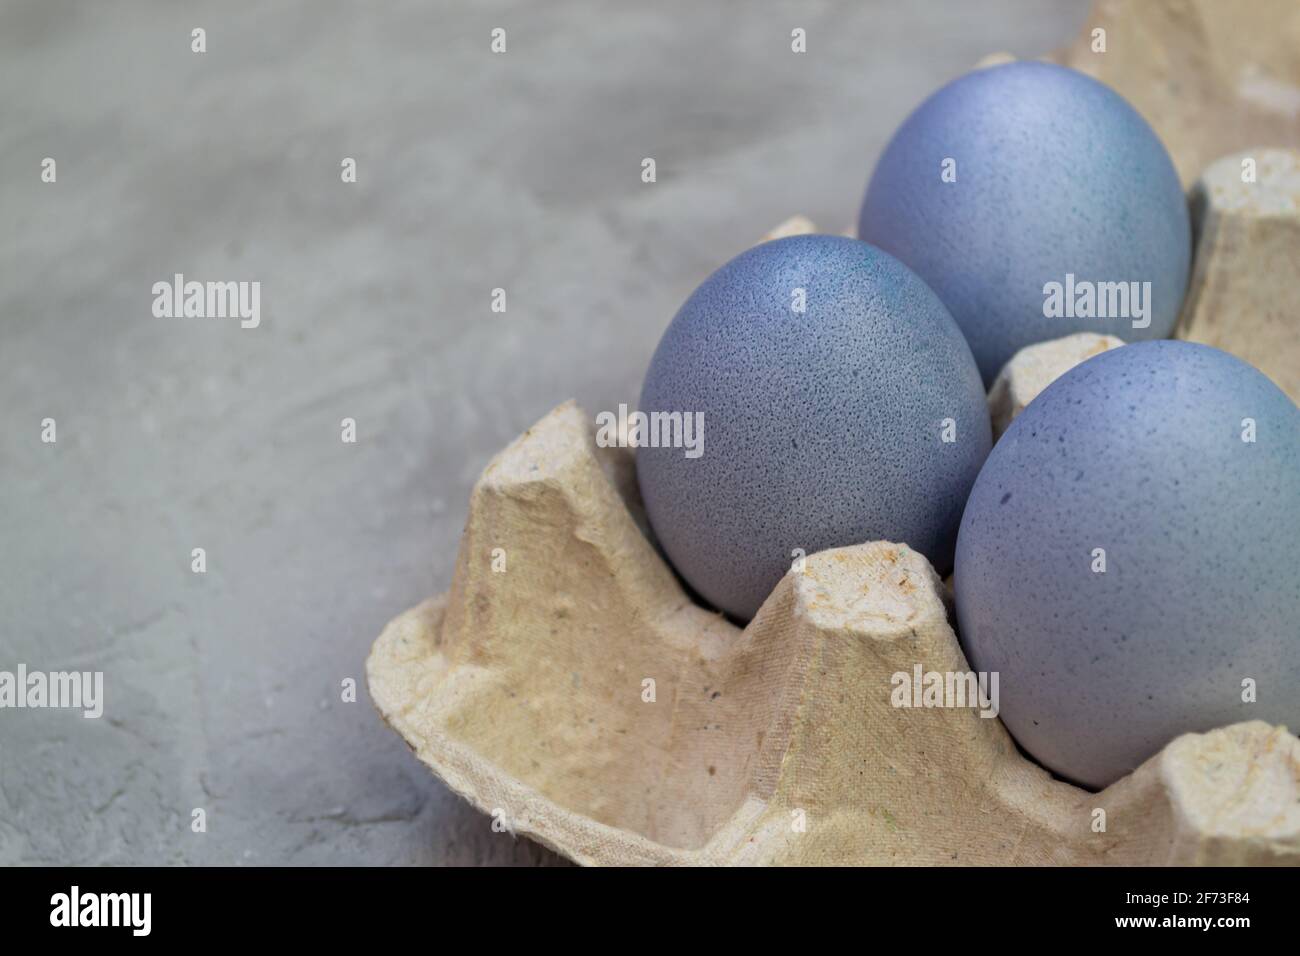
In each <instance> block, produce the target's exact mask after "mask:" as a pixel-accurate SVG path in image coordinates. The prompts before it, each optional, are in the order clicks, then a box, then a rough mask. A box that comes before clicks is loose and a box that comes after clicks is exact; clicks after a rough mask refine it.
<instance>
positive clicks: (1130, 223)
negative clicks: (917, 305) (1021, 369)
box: [858, 62, 1191, 384]
mask: <svg viewBox="0 0 1300 956" xmlns="http://www.w3.org/2000/svg"><path fill="white" fill-rule="evenodd" d="M948 159H951V160H954V161H955V164H956V165H955V172H956V180H955V181H954V182H944V181H943V179H942V175H941V174H942V172H943V164H944V161H945V160H948ZM858 235H859V237H860V238H861V239H864V240H866V241H867V242H870V243H872V244H874V245H876V246H879V247H880V248H881V249H884V250H885V251H886V252H889V253H890V254H892V255H894V256H895V257H897V258H898V259H900V260H902V261H903V262H904V263H905V264H907V265H908V266H909V267H910V268H911V269H912V270H913V271H915V272H916V273H917V274H918V275H920V276H921V278H922V279H924V280H925V281H926V283H927V284H929V286H930V288H932V289H934V291H935V292H936V293H937V294H938V296H939V298H940V299H942V300H943V302H944V304H945V305H946V306H947V307H948V310H949V311H950V312H951V313H952V315H953V318H954V319H956V320H957V325H958V326H960V327H961V330H962V332H963V333H964V334H965V335H966V339H967V341H968V342H969V343H970V346H971V351H972V352H973V353H974V355H975V360H976V362H977V363H978V364H979V367H980V372H981V374H983V376H984V380H985V383H986V384H987V383H990V382H992V380H993V378H994V377H995V376H996V375H997V373H998V371H999V370H1000V369H1001V368H1002V366H1003V365H1004V364H1005V363H1006V361H1007V360H1008V359H1010V358H1011V356H1012V355H1013V354H1015V352H1016V351H1017V350H1018V349H1020V348H1022V347H1024V346H1026V345H1030V344H1033V343H1035V342H1042V341H1045V340H1048V339H1054V338H1060V337H1061V336H1063V335H1068V334H1070V333H1072V332H1082V331H1091V332H1100V333H1109V334H1113V335H1118V336H1119V337H1120V338H1122V339H1124V340H1125V341H1127V342H1133V341H1142V340H1147V339H1157V338H1166V337H1168V336H1169V334H1170V333H1171V331H1172V330H1173V326H1174V321H1175V319H1176V318H1177V317H1178V310H1179V306H1180V305H1181V303H1182V300H1183V294H1184V292H1185V289H1186V285H1187V276H1188V269H1189V265H1190V259H1191V229H1190V225H1189V219H1188V212H1187V204H1186V201H1185V198H1184V195H1183V189H1182V186H1181V184H1180V183H1179V180H1178V175H1177V173H1176V172H1175V170H1174V166H1173V163H1172V162H1171V161H1170V159H1169V155H1168V153H1166V152H1165V149H1164V146H1163V145H1162V144H1161V143H1160V140H1159V139H1158V138H1157V137H1156V134H1155V133H1154V132H1153V131H1152V129H1151V127H1150V126H1148V125H1147V123H1146V121H1145V120H1143V119H1142V117H1141V116H1139V115H1138V113H1137V112H1136V111H1135V110H1134V109H1133V108H1132V107H1131V106H1129V104H1128V103H1127V102H1126V101H1125V100H1124V99H1123V97H1121V96H1120V95H1119V94H1118V93H1116V92H1114V91H1113V90H1111V89H1110V88H1109V87H1107V86H1104V85H1102V84H1101V83H1098V82H1097V81H1096V80H1093V79H1091V78H1089V77H1087V76H1084V75H1083V74H1082V73H1079V72H1076V71H1074V70H1070V69H1067V68H1065V67H1060V66H1054V65H1051V64H1047V63H1036V62H1022V63H1010V64H1006V65H1004V66H997V67H991V68H989V69H984V70H977V71H975V72H974V73H970V74H967V75H966V76H963V77H961V78H959V79H957V80H955V81H953V82H952V83H950V84H948V85H947V86H945V87H943V88H942V89H941V90H939V91H938V92H937V93H935V94H934V95H933V96H931V97H930V98H929V99H927V100H926V101H925V102H924V103H922V104H921V106H920V107H918V108H917V110H916V111H915V112H914V113H912V115H911V116H909V117H908V118H907V120H906V121H905V122H904V123H903V125H902V126H901V127H900V128H899V130H898V131H897V132H896V133H895V134H894V137H893V139H892V140H891V141H890V143H889V145H888V146H887V147H886V148H885V151H884V153H883V154H882V155H881V157H880V160H879V162H878V164H877V166H876V169H875V173H874V174H873V176H872V177H871V182H870V185H869V186H868V187H867V193H866V197H865V199H864V200H863V204H862V210H861V214H860V216H859V222H858ZM1067 274H1073V275H1074V276H1075V280H1076V282H1079V281H1087V282H1091V283H1099V282H1129V281H1137V282H1150V283H1151V287H1150V303H1151V308H1150V315H1149V322H1150V324H1149V326H1147V327H1146V328H1134V327H1133V324H1132V322H1133V319H1132V318H1131V317H1121V318H1105V319H1103V318H1096V317H1094V318H1080V317H1064V316H1060V317H1051V318H1049V317H1047V316H1045V315H1044V300H1045V299H1046V298H1047V296H1046V295H1045V294H1044V291H1043V290H1044V286H1045V285H1047V283H1049V282H1058V283H1061V284H1062V285H1063V284H1064V283H1065V282H1066V275H1067ZM1140 288H1141V287H1140V286H1139V289H1140ZM1130 310H1132V309H1131V306H1130ZM1139 321H1143V320H1139Z"/></svg>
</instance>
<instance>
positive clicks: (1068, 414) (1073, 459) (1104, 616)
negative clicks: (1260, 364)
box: [954, 341, 1300, 788]
mask: <svg viewBox="0 0 1300 956" xmlns="http://www.w3.org/2000/svg"><path fill="white" fill-rule="evenodd" d="M1244 419H1252V420H1253V421H1254V423H1255V437H1256V441H1255V442H1253V443H1251V442H1246V441H1243V440H1242V435H1243V433H1244V432H1245V430H1246V429H1247V428H1248V426H1247V425H1244V424H1243V420H1244ZM1245 433H1247V434H1248V432H1245ZM1297 542H1300V410H1297V408H1296V406H1295V405H1294V404H1292V402H1291V401H1290V399H1288V398H1287V396H1286V395H1285V394H1284V393H1283V392H1282V391H1281V390H1280V389H1278V388H1277V387H1276V386H1275V385H1274V384H1273V383H1272V382H1271V381H1269V380H1268V378H1266V377H1265V376H1264V375H1263V374H1262V373H1260V372H1258V371H1257V370H1255V369H1254V368H1252V367H1251V366H1250V365H1247V364H1246V363H1244V362H1242V361H1240V360H1238V359H1236V358H1234V357H1232V356H1230V355H1228V354H1227V353H1226V352H1221V351H1219V350H1217V349H1213V348H1210V347H1208V346H1203V345H1195V344H1192V343H1188V342H1170V341H1165V342H1147V343H1140V344H1135V345H1126V346H1122V347H1120V348H1117V349H1114V350H1112V351H1109V352H1104V353H1102V354H1100V355H1098V356H1096V357H1094V358H1091V359H1089V360H1088V361H1086V362H1084V363H1083V364H1081V365H1078V366H1076V367H1075V368H1073V369H1071V370H1070V371H1069V372H1067V373H1065V374H1064V375H1063V376H1062V377H1061V378H1059V379H1057V380H1056V381H1055V382H1053V383H1052V384H1051V385H1050V386H1048V388H1047V389H1046V390H1045V391H1043V393H1042V394H1041V395H1039V396H1038V397H1037V398H1036V399H1034V401H1033V402H1031V403H1030V405H1029V407H1028V408H1027V409H1026V410H1025V411H1024V412H1023V413H1022V414H1021V415H1020V416H1019V417H1018V418H1017V419H1016V420H1015V421H1014V422H1012V424H1011V426H1010V428H1009V429H1008V430H1007V432H1006V434H1005V435H1003V437H1002V438H1001V439H1000V440H999V441H998V443H997V445H996V446H995V447H994V449H993V452H992V453H991V454H990V456H989V458H988V461H987V463H986V464H985V466H984V468H983V470H982V471H981V472H980V475H979V479H978V480H977V481H976V483H975V487H974V489H973V491H972V492H971V495H970V500H969V501H968V503H967V506H966V513H965V515H964V516H963V518H962V524H961V533H960V536H959V538H958V542H957V555H956V571H955V575H954V577H955V589H956V599H957V610H958V621H959V627H960V633H961V641H962V644H963V646H964V647H965V649H966V653H967V655H968V657H969V658H970V661H971V665H972V667H974V668H975V669H976V670H979V671H997V672H998V673H999V674H1000V685H1001V686H1000V693H1001V715H1000V716H1001V717H1002V720H1003V721H1004V722H1005V724H1006V726H1007V728H1008V729H1009V730H1010V731H1011V733H1012V734H1013V735H1014V736H1015V738H1016V740H1017V741H1018V742H1019V743H1020V744H1021V746H1022V747H1024V748H1025V749H1026V750H1027V751H1028V752H1029V753H1030V754H1032V755H1033V756H1034V757H1036V758H1037V759H1038V760H1039V761H1040V762H1041V763H1043V764H1044V765H1045V766H1047V767H1049V768H1050V769H1052V770H1055V771H1056V772H1058V773H1059V774H1061V775H1062V776H1064V777H1066V778H1068V779H1071V780H1074V781H1076V782H1079V783H1082V784H1084V785H1086V786H1090V787H1095V788H1101V787H1104V786H1106V785H1108V784H1110V783H1112V782H1113V781H1115V780H1117V779H1118V778H1119V777H1121V776H1123V775H1124V774H1127V773H1129V772H1131V771H1132V770H1134V769H1135V768H1136V767H1137V766H1138V765H1139V764H1140V763H1141V762H1142V761H1143V760H1145V759H1147V758H1148V757H1150V756H1152V755H1153V754H1155V753H1156V752H1157V751H1159V750H1160V748H1161V747H1163V746H1164V745H1165V744H1167V743H1168V742H1169V741H1170V740H1172V739H1173V738H1174V737H1176V736H1178V735H1180V734H1183V733H1187V732H1194V731H1195V732H1199V731H1206V730H1210V729H1212V728H1215V727H1220V726H1223V725H1226V724H1231V723H1235V722H1238V721H1244V720H1265V721H1269V722H1271V723H1279V724H1285V725H1286V726H1288V727H1290V728H1291V729H1292V730H1293V731H1294V730H1295V729H1296V728H1300V570H1297V569H1298V568H1300V564H1297V561H1296V548H1297ZM1098 548H1101V549H1104V551H1105V572H1104V573H1099V572H1097V571H1095V570H1094V567H1099V565H1096V560H1097V558H1096V556H1095V554H1094V549H1098ZM1245 678H1251V679H1253V680H1254V681H1256V682H1257V686H1258V702H1256V703H1253V704H1252V703H1244V702H1243V701H1242V691H1243V687H1242V681H1243V680H1244V679H1245Z"/></svg>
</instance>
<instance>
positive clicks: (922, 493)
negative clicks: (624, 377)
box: [637, 235, 990, 620]
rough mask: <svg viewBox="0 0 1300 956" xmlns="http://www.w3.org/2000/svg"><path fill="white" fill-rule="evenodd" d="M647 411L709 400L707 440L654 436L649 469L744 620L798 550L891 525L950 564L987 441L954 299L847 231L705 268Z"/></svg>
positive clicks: (692, 575) (660, 512) (709, 583)
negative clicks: (657, 442)
mask: <svg viewBox="0 0 1300 956" xmlns="http://www.w3.org/2000/svg"><path fill="white" fill-rule="evenodd" d="M801 306H802V308H800V307H801ZM640 409H641V411H642V412H646V413H651V414H653V413H655V412H667V413H672V412H682V413H695V412H700V413H702V414H703V422H704V430H703V433H704V445H703V450H702V454H700V455H699V456H698V457H695V458H691V457H687V455H686V454H685V452H684V450H683V449H682V448H672V447H659V448H652V447H646V446H645V445H644V444H642V446H641V447H639V448H638V449H637V477H638V481H639V483H640V488H641V494H642V497H643V498H644V500H645V505H646V511H647V513H648V515H649V518H650V523H651V525H652V526H653V528H654V531H655V533H656V535H657V537H658V539H659V541H660V543H661V545H662V547H663V549H664V551H665V552H666V553H667V556H668V558H669V560H670V561H671V562H672V564H673V566H674V567H675V568H676V569H677V571H678V573H680V574H681V575H682V577H683V578H685V580H686V581H687V582H688V583H689V584H690V585H691V586H692V587H693V588H694V589H695V590H696V591H697V592H698V594H699V595H700V596H701V597H703V598H704V599H705V600H706V601H708V602H710V603H711V604H713V605H714V606H715V607H718V608H720V609H722V610H724V611H726V612H728V613H730V614H732V615H733V616H735V617H737V618H740V619H742V620H747V619H749V618H750V617H752V616H753V615H754V613H755V612H756V611H757V610H758V607H759V605H760V604H762V602H763V601H764V599H766V597H767V596H768V594H769V593H770V592H771V590H772V588H773V587H775V585H776V584H777V582H778V581H779V580H780V579H781V577H782V575H783V574H785V572H786V571H787V570H789V568H790V567H791V565H792V563H793V558H795V557H797V554H796V551H802V552H803V553H804V554H812V553H814V552H816V551H820V550H823V549H825V548H830V547H837V546H841V545H848V544H856V543H859V542H863V541H872V540H889V541H896V542H904V543H906V544H908V545H910V546H911V547H912V548H914V549H915V550H917V551H919V552H921V553H923V554H925V555H926V557H928V558H929V559H930V560H931V561H932V562H933V563H934V564H935V565H936V566H938V567H939V568H940V569H941V570H942V569H944V568H945V566H949V565H951V563H952V552H953V547H954V543H955V540H956V533H957V524H958V522H959V521H960V519H961V512H962V507H963V505H964V503H965V501H966V495H967V493H968V492H969V491H970V487H971V484H972V483H973V482H974V480H975V476H976V474H978V472H979V468H980V465H981V464H982V463H983V461H984V458H985V456H986V455H987V454H988V450H989V444H990V429H989V417H988V411H987V408H986V405H985V398H984V391H983V388H982V386H981V383H980V377H979V372H978V370H977V369H976V367H975V361H974V359H973V358H972V357H971V354H970V348H969V347H968V346H967V345H966V342H965V340H964V339H963V338H962V335H961V332H960V331H959V330H958V329H957V326H956V325H955V324H954V322H953V320H952V317H951V316H950V315H949V314H948V311H947V310H946V309H945V308H944V307H943V303H941V302H940V301H939V299H938V298H937V297H936V296H935V294H934V293H933V292H932V291H930V289H929V288H928V287H927V286H926V285H925V283H924V282H922V281H921V280H920V279H919V278H917V277H916V275H915V274H914V273H912V272H911V270H909V269H908V268H907V267H906V266H904V265H902V264H901V263H900V262H898V260H896V259H894V258H893V257H892V256H889V255H886V254H885V253H883V252H881V251H880V250H879V249H875V248H873V247H872V246H870V245H868V244H866V243H863V242H858V241H857V240H854V239H845V238H843V237H839V236H821V235H812V236H796V237H791V238H787V239H778V240H776V241H774V242H768V243H764V244H763V245H760V246H756V247H755V248H753V249H750V250H749V251H748V252H745V253H743V254H741V255H740V256H737V257H736V258H735V259H733V260H732V261H731V262H729V263H727V264H726V265H725V266H723V267H722V268H721V269H719V270H718V271H717V272H715V273H714V274H713V275H711V276H710V277H709V278H708V279H707V280H705V282H704V283H703V284H702V285H701V286H700V287H699V288H698V289H696V290H695V292H694V293H693V294H692V295H691V297H690V298H689V299H688V300H687V301H686V304H685V305H683V306H682V308H681V310H680V311H679V312H678V313H677V315H676V317H675V318H674V319H673V321H672V323H671V324H670V325H669V327H668V330H667V331H666V332H665V333H664V336H663V339H662V340H661V341H660V343H659V348H658V350H657V351H656V352H655V355H654V358H653V359H652V360H651V363H650V368H649V371H648V372H647V373H646V378H645V384H644V387H643V389H642V392H641V401H640ZM945 439H951V440H945Z"/></svg>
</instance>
